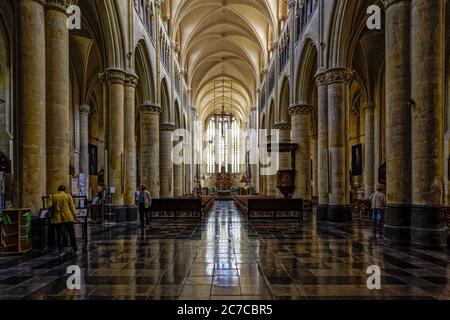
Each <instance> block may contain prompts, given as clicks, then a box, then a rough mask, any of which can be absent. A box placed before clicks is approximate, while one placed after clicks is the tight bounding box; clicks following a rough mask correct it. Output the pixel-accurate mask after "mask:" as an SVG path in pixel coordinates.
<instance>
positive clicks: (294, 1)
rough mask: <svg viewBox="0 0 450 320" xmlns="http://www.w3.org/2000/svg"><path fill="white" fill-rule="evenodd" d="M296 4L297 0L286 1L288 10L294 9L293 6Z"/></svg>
mask: <svg viewBox="0 0 450 320" xmlns="http://www.w3.org/2000/svg"><path fill="white" fill-rule="evenodd" d="M296 3H297V0H288V1H287V5H288V8H289V9H291V8H292V9H293V8H295V4H296Z"/></svg>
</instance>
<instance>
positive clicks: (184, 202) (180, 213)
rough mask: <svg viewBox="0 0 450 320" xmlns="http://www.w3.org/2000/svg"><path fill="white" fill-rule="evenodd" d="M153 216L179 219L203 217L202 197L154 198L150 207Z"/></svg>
mask: <svg viewBox="0 0 450 320" xmlns="http://www.w3.org/2000/svg"><path fill="white" fill-rule="evenodd" d="M149 212H150V215H151V218H156V219H178V218H183V219H185V218H194V219H200V220H201V219H203V215H204V212H203V204H202V199H200V198H192V199H182V198H177V199H174V198H167V199H164V198H163V199H152V205H151V206H150V208H149Z"/></svg>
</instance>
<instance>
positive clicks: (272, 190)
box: [263, 129, 280, 198]
mask: <svg viewBox="0 0 450 320" xmlns="http://www.w3.org/2000/svg"><path fill="white" fill-rule="evenodd" d="M272 130H274V129H270V130H269V135H268V136H267V144H276V143H279V141H277V135H274V134H272ZM278 137H279V135H278ZM263 148H267V145H265V146H263ZM267 156H268V157H269V159H270V163H269V164H268V165H267V166H266V168H265V170H266V176H265V178H266V194H267V196H270V197H275V198H276V197H278V192H279V191H278V189H277V172H278V170H279V169H280V167H279V165H280V162H279V160H280V153H278V152H274V151H272V152H267Z"/></svg>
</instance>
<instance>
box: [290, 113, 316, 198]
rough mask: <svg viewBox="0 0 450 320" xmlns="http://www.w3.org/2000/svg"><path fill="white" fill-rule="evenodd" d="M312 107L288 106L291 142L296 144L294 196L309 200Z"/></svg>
mask: <svg viewBox="0 0 450 320" xmlns="http://www.w3.org/2000/svg"><path fill="white" fill-rule="evenodd" d="M312 111H313V107H312V106H311V105H309V104H295V105H292V106H290V107H289V114H290V115H291V123H292V142H293V143H296V144H298V150H297V152H296V157H295V162H296V167H297V168H296V169H297V172H296V175H295V192H294V198H300V199H303V200H304V201H310V200H311V141H310V139H309V138H310V130H311V129H310V124H311V113H312Z"/></svg>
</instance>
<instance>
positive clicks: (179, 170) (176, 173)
mask: <svg viewBox="0 0 450 320" xmlns="http://www.w3.org/2000/svg"><path fill="white" fill-rule="evenodd" d="M174 138H175V139H176V141H174V150H181V152H179V153H175V152H173V154H174V159H175V157H176V158H178V157H183V150H182V149H183V147H182V146H183V141H182V140H178V139H180V138H181V137H174ZM181 139H182V138H181ZM175 162H177V161H172V160H171V163H173V196H174V197H181V196H182V195H183V180H184V179H183V177H184V175H183V164H177V163H175Z"/></svg>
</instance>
